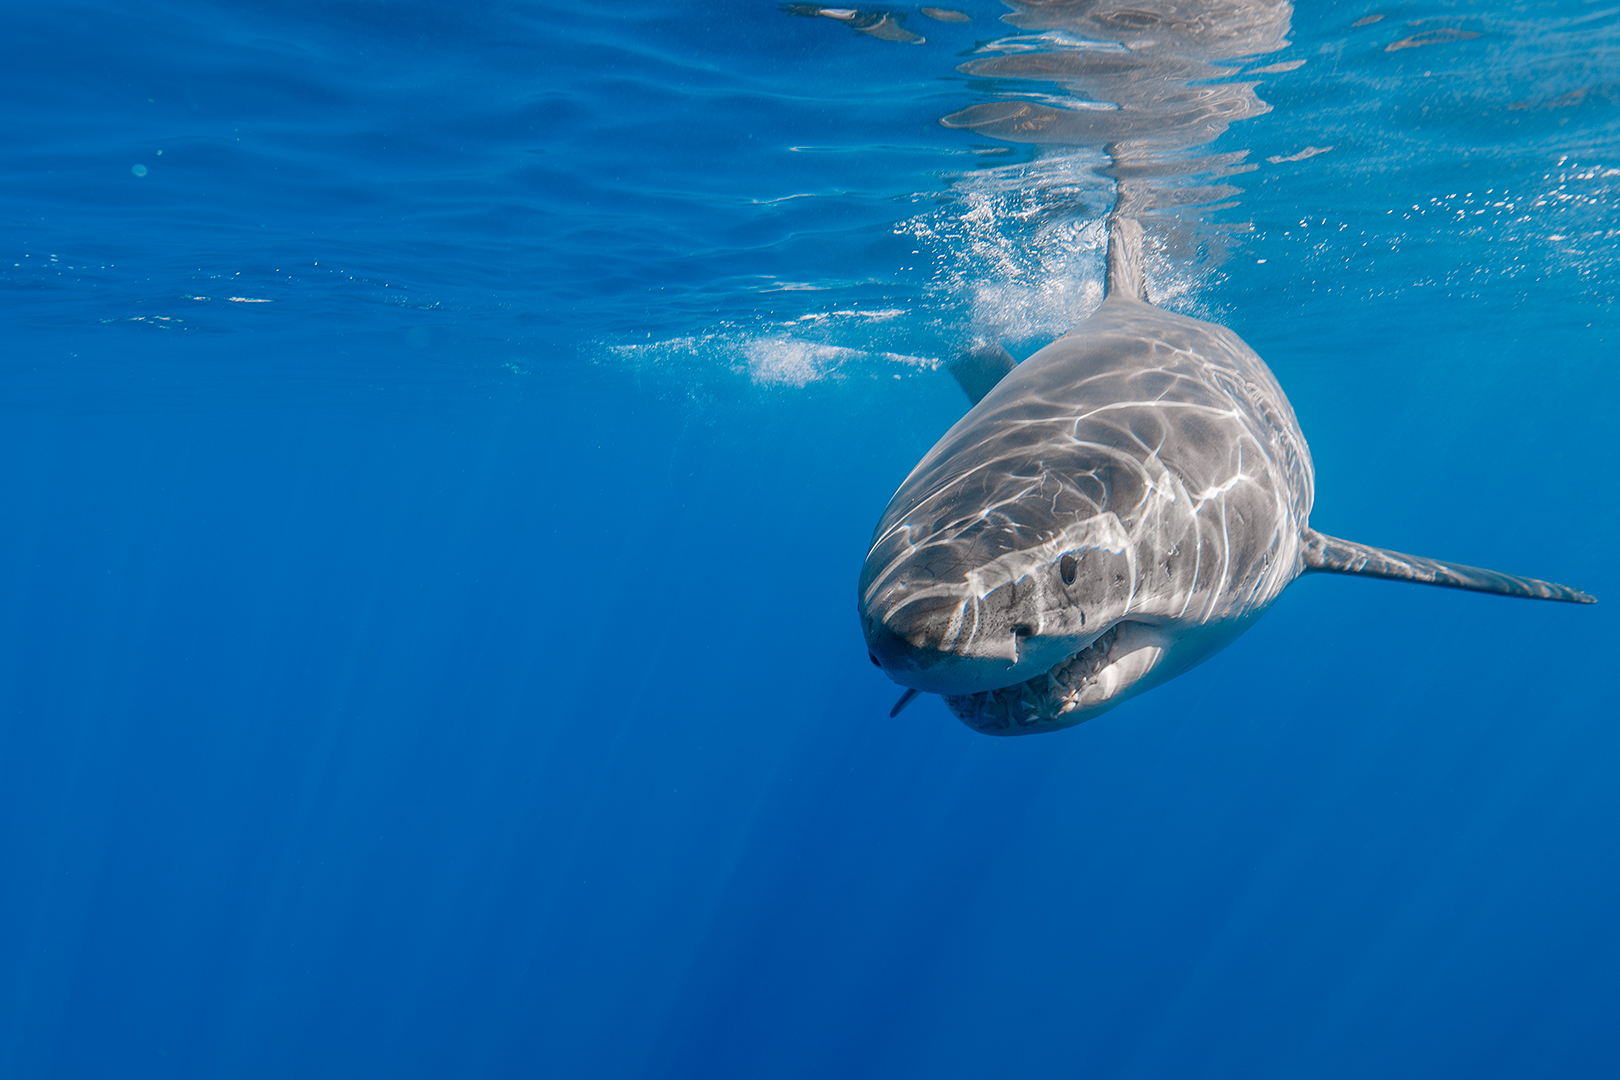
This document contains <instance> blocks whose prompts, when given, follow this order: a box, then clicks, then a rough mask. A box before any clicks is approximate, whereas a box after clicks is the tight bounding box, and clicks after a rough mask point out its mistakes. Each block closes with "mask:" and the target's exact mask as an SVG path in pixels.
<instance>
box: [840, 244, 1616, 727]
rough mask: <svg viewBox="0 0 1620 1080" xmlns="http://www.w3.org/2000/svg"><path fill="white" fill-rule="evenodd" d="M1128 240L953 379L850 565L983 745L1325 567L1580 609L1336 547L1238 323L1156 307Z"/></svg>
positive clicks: (1174, 655)
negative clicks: (1079, 295) (1068, 309)
mask: <svg viewBox="0 0 1620 1080" xmlns="http://www.w3.org/2000/svg"><path fill="white" fill-rule="evenodd" d="M1141 250H1142V230H1141V227H1140V226H1139V225H1138V224H1137V223H1136V222H1135V221H1134V220H1131V219H1129V218H1115V219H1113V221H1112V222H1111V223H1110V236H1109V249H1108V295H1107V298H1106V299H1105V300H1104V302H1103V303H1102V305H1101V306H1100V307H1099V308H1098V309H1097V311H1096V312H1095V313H1094V314H1093V315H1091V317H1090V318H1088V319H1086V320H1085V321H1084V322H1082V323H1081V324H1080V325H1079V326H1078V327H1076V328H1075V329H1074V330H1073V331H1072V332H1070V333H1069V334H1066V335H1064V336H1063V337H1061V338H1059V339H1058V340H1057V341H1055V342H1053V343H1052V344H1050V345H1048V346H1047V347H1046V348H1044V349H1042V350H1040V351H1039V352H1037V353H1036V354H1035V355H1034V356H1031V357H1030V358H1029V359H1028V360H1025V361H1024V362H1023V363H1022V364H1016V365H1015V364H1014V363H1013V361H1012V358H1011V357H1010V356H1008V355H1007V354H1006V353H1005V352H1003V351H999V350H997V349H994V348H986V349H980V350H978V351H976V352H974V353H970V354H968V355H967V356H965V357H963V358H962V359H961V360H959V361H958V362H957V364H956V365H955V367H954V369H953V371H954V373H955V374H956V375H957V377H958V379H959V381H960V382H961V383H962V386H963V388H964V389H965V390H967V392H968V395H969V397H970V398H973V399H974V401H975V404H974V405H973V407H972V409H971V410H969V412H968V413H967V415H966V416H964V417H963V418H962V419H961V420H960V421H958V422H957V423H956V425H955V426H953V427H952V428H951V429H950V430H949V431H947V432H946V433H945V435H944V436H943V437H942V438H941V439H940V441H939V442H938V443H937V444H935V446H934V448H933V449H932V450H930V451H929V452H928V454H927V455H925V456H924V457H923V459H922V461H921V462H919V463H918V465H917V467H916V468H915V469H913V470H912V472H911V475H910V476H909V477H907V478H906V480H905V482H904V483H903V484H902V485H901V486H900V490H899V491H897V492H896V493H895V495H894V498H893V499H891V500H890V502H889V506H888V509H887V510H886V511H885V512H884V515H883V518H882V519H881V520H880V521H879V523H878V527H877V530H876V533H875V535H874V538H873V542H872V546H871V548H870V550H869V551H868V553H867V557H866V563H865V566H864V568H863V570H862V573H861V579H860V587H859V601H858V608H859V611H860V616H861V624H862V628H863V630H864V632H865V635H866V642H867V646H868V648H869V650H870V655H871V658H872V661H873V662H874V663H875V664H877V665H878V666H879V667H881V668H882V669H883V670H884V671H885V672H886V673H887V674H888V675H889V676H890V677H891V678H892V679H894V681H895V682H897V683H900V684H901V685H903V686H906V687H908V688H910V689H908V690H907V692H906V694H905V696H903V697H902V699H901V701H900V703H899V704H898V705H897V706H896V711H898V710H899V708H901V707H903V706H904V705H905V704H906V703H908V702H909V700H910V699H911V698H913V697H915V696H916V693H917V692H918V691H926V692H931V693H936V694H940V695H941V696H943V697H944V699H945V702H946V704H947V706H948V707H949V708H950V709H951V711H952V712H953V713H955V714H956V716H957V717H959V718H960V719H961V720H962V721H964V722H965V723H967V724H968V725H969V726H971V727H973V728H975V729H976V730H978V731H981V732H985V733H986V734H992V735H1023V734H1032V733H1036V732H1044V731H1054V730H1057V729H1060V728H1065V727H1070V726H1073V725H1075V724H1078V723H1080V722H1082V721H1084V720H1087V719H1090V718H1091V717H1093V716H1096V715H1098V714H1099V713H1102V712H1104V711H1106V710H1108V709H1110V708H1113V707H1114V706H1115V705H1118V704H1119V703H1120V702H1122V701H1125V700H1127V699H1128V698H1130V697H1132V696H1134V695H1136V694H1139V693H1142V692H1143V691H1145V690H1148V689H1151V688H1152V687H1154V686H1158V685H1160V684H1162V683H1164V682H1165V681H1167V680H1169V679H1171V678H1174V677H1175V676H1176V675H1179V674H1181V673H1183V672H1185V671H1188V670H1190V669H1191V668H1193V667H1195V666H1197V665H1198V664H1200V663H1202V662H1203V661H1205V660H1207V659H1208V658H1209V657H1210V656H1213V655H1214V654H1215V653H1216V652H1219V651H1220V650H1221V649H1222V648H1224V647H1225V646H1226V645H1228V644H1229V643H1230V642H1231V641H1233V640H1234V639H1235V638H1236V637H1237V636H1238V635H1239V634H1241V633H1242V632H1243V631H1244V630H1245V629H1247V628H1248V627H1249V626H1250V625H1252V624H1253V622H1254V620H1255V619H1256V618H1258V617H1259V616H1260V615H1261V614H1262V613H1263V612H1264V611H1265V610H1266V608H1267V607H1269V606H1270V605H1271V603H1272V602H1273V601H1274V600H1276V598H1277V597H1278V595H1279V594H1281V592H1282V590H1283V589H1284V588H1285V587H1286V586H1287V585H1288V583H1289V582H1291V581H1293V580H1294V579H1295V578H1297V577H1298V576H1300V575H1301V574H1302V573H1309V572H1312V571H1326V572H1332V573H1340V574H1360V575H1364V576H1371V577H1385V578H1393V579H1397V580H1404V581H1414V582H1422V583H1427V584H1434V585H1442V586H1448V587H1451V588H1459V589H1472V590H1476V591H1480V592H1493V593H1499V594H1503V595H1508V596H1522V597H1531V598H1537V599H1543V600H1563V601H1569V602H1575V603H1590V602H1591V597H1589V596H1587V595H1586V594H1584V593H1581V592H1579V591H1577V590H1574V589H1570V588H1566V587H1565V586H1562V585H1554V584H1551V583H1548V582H1543V581H1536V580H1533V579H1529V578H1519V577H1513V576H1510V575H1506V574H1499V573H1496V572H1494V571H1490V570H1480V569H1476V568H1473V567H1467V566H1460V565H1455V564H1450V563H1441V562H1436V561H1434V560H1430V559H1420V558H1416V557H1413V556H1407V555H1400V554H1397V553H1395V552H1389V551H1382V550H1379V549H1377V548H1371V547H1366V546H1363V545H1360V544H1354V543H1350V542H1347V541H1342V540H1337V539H1334V538H1332V537H1329V536H1324V535H1322V534H1321V533H1318V532H1316V531H1315V530H1313V529H1312V528H1311V527H1310V525H1309V516H1310V510H1311V501H1312V496H1313V493H1314V474H1313V471H1312V467H1311V459H1310V451H1309V449H1308V448H1307V446H1306V443H1305V438H1304V435H1303V434H1302V433H1301V431H1300V428H1299V423H1298V421H1297V420H1296V419H1295V417H1294V411H1293V408H1292V407H1291V406H1290V405H1289V403H1288V399H1287V397H1286V396H1285V395H1284V394H1283V391H1282V387H1281V386H1279V385H1278V383H1277V380H1276V379H1275V377H1274V376H1273V375H1272V373H1271V371H1270V370H1269V369H1268V368H1267V367H1266V365H1265V363H1264V362H1263V361H1262V360H1261V359H1260V357H1259V356H1257V355H1256V354H1255V353H1254V351H1253V350H1252V349H1250V348H1249V347H1248V346H1247V345H1246V344H1245V343H1244V342H1243V341H1242V340H1241V339H1239V338H1238V337H1237V335H1235V334H1233V333H1232V332H1231V331H1230V330H1227V329H1226V328H1224V327H1221V326H1217V325H1215V324H1213V323H1207V322H1201V321H1199V320H1196V319H1191V318H1187V317H1186V316H1182V315H1177V314H1174V313H1172V312H1167V311H1163V310H1161V309H1159V308H1157V307H1154V306H1153V305H1152V304H1150V303H1148V302H1147V300H1146V296H1145V292H1144V286H1143V275H1142V267H1141Z"/></svg>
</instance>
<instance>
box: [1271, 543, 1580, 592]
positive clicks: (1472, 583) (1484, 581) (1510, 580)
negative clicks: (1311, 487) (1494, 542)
mask: <svg viewBox="0 0 1620 1080" xmlns="http://www.w3.org/2000/svg"><path fill="white" fill-rule="evenodd" d="M1303 555H1304V559H1305V572H1306V573H1310V572H1312V571H1320V572H1323V573H1328V574H1358V575H1360V576H1362V577H1377V578H1389V579H1391V580H1393V581H1414V582H1417V583H1418V584H1419V585H1439V586H1442V587H1444V588H1447V589H1468V590H1470V591H1472V592H1487V593H1496V594H1498V595H1500V596H1523V597H1527V598H1529V599H1531V600H1562V601H1564V602H1565V603H1569V604H1595V603H1597V600H1596V599H1595V598H1594V597H1591V596H1588V595H1587V594H1586V593H1583V592H1581V591H1580V590H1579V589H1571V588H1570V587H1569V586H1567V585H1555V584H1553V583H1552V582H1550V581H1537V580H1536V579H1535V578H1527V577H1515V576H1514V575H1512V574H1499V573H1497V572H1496V571H1495V570H1481V569H1480V568H1479V567H1477V566H1462V565H1460V564H1458V563H1443V562H1437V561H1436V560H1434V559H1420V558H1418V557H1417V556H1416V555H1402V554H1401V553H1400V552H1398V551H1385V550H1384V549H1383V548H1375V547H1368V546H1367V545H1366V544H1356V543H1352V542H1351V541H1349V540H1339V539H1337V538H1335V537H1332V536H1323V535H1322V534H1321V533H1319V532H1317V531H1316V530H1314V529H1306V530H1305V545H1304V549H1303Z"/></svg>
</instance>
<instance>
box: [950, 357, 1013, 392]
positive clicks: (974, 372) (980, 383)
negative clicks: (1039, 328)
mask: <svg viewBox="0 0 1620 1080" xmlns="http://www.w3.org/2000/svg"><path fill="white" fill-rule="evenodd" d="M945 366H946V369H947V370H949V371H950V373H951V374H952V375H954V376H955V377H956V381H957V383H958V384H959V385H960V386H961V387H962V392H963V393H965V394H967V396H968V400H969V401H971V402H972V403H973V404H975V405H977V404H978V403H979V402H980V401H982V400H984V395H986V394H988V393H989V392H990V391H991V390H992V389H993V388H994V387H995V385H996V383H998V382H1000V381H1001V380H1002V379H1003V378H1005V377H1006V375H1007V372H1009V371H1011V370H1012V369H1013V368H1015V367H1017V366H1018V361H1017V360H1014V359H1013V358H1012V353H1010V352H1008V351H1007V350H1006V349H1003V348H1002V347H1001V346H1000V345H980V346H979V347H978V348H976V349H972V350H970V351H968V352H965V353H963V354H962V355H961V356H958V357H957V358H956V359H955V360H952V361H951V362H950V363H949V364H946V365H945Z"/></svg>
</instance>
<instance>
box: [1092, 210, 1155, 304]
mask: <svg viewBox="0 0 1620 1080" xmlns="http://www.w3.org/2000/svg"><path fill="white" fill-rule="evenodd" d="M1103 295H1104V296H1105V297H1107V298H1108V299H1113V298H1114V297H1116V296H1123V297H1126V298H1128V299H1131V300H1141V301H1144V302H1147V303H1151V302H1152V301H1149V300H1148V294H1147V274H1146V273H1144V272H1143V270H1142V226H1141V225H1138V224H1137V222H1136V219H1135V218H1128V217H1120V216H1119V215H1117V214H1116V215H1114V216H1113V217H1111V218H1109V219H1108V278H1107V280H1106V282H1105V283H1104V285H1103Z"/></svg>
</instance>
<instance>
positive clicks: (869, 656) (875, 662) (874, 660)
mask: <svg viewBox="0 0 1620 1080" xmlns="http://www.w3.org/2000/svg"><path fill="white" fill-rule="evenodd" d="M866 658H867V659H868V660H870V661H872V666H873V667H882V666H883V665H882V664H880V663H878V658H877V657H876V656H874V655H872V653H871V651H870V650H868V651H867V654H866Z"/></svg>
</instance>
